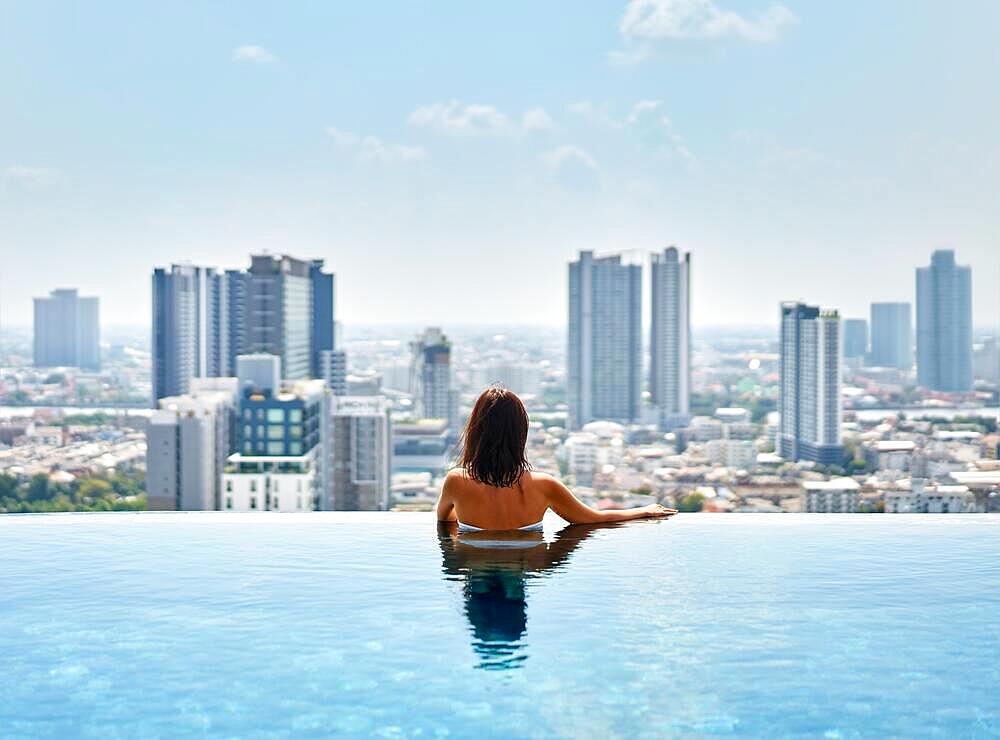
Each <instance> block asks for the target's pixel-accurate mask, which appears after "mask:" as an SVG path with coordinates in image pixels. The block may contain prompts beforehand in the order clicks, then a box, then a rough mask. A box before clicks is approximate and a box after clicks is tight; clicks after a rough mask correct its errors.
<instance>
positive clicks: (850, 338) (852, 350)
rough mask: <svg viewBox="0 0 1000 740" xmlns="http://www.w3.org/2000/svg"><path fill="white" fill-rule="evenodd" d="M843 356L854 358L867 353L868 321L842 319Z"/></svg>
mask: <svg viewBox="0 0 1000 740" xmlns="http://www.w3.org/2000/svg"><path fill="white" fill-rule="evenodd" d="M843 329H844V357H845V358H849V359H855V358H858V357H864V356H865V355H866V354H868V322H867V321H865V320H864V319H844V327H843Z"/></svg>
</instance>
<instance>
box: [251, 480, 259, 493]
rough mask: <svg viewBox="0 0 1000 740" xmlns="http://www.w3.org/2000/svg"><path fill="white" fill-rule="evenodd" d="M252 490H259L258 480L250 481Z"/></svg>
mask: <svg viewBox="0 0 1000 740" xmlns="http://www.w3.org/2000/svg"><path fill="white" fill-rule="evenodd" d="M250 491H251V493H253V492H256V491H257V481H255V480H251V481H250Z"/></svg>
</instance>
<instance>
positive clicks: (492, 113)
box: [408, 100, 511, 136]
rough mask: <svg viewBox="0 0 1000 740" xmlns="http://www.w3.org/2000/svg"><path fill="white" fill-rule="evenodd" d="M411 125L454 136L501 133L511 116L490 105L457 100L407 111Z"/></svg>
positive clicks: (506, 129)
mask: <svg viewBox="0 0 1000 740" xmlns="http://www.w3.org/2000/svg"><path fill="white" fill-rule="evenodd" d="M408 122H409V124H410V125H411V126H416V127H418V128H426V129H430V130H433V131H437V132H438V133H442V134H449V135H454V136H479V135H484V134H486V135H489V134H502V133H507V132H508V131H510V130H511V123H510V119H509V118H507V116H506V115H504V114H503V113H501V112H500V111H499V110H497V108H495V107H494V106H492V105H483V104H479V103H473V104H468V105H466V104H463V103H460V102H459V101H457V100H449V101H448V102H447V103H431V104H430V105H424V106H421V107H420V108H417V109H416V110H415V111H413V112H412V113H411V114H410V117H409V119H408Z"/></svg>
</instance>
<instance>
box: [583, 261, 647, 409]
mask: <svg viewBox="0 0 1000 740" xmlns="http://www.w3.org/2000/svg"><path fill="white" fill-rule="evenodd" d="M567 350H568V352H567V354H568V356H567V376H568V377H567V391H568V396H569V425H570V428H571V429H579V428H580V427H582V426H583V425H584V424H586V423H587V422H589V421H593V420H595V419H603V420H610V421H620V422H630V421H633V420H635V419H637V418H638V417H639V399H640V395H641V391H642V389H641V381H640V378H641V373H642V267H641V266H640V265H628V264H622V261H621V256H620V255H609V256H606V257H594V253H593V252H590V251H582V252H580V257H579V259H578V260H577V261H575V262H571V263H570V265H569V331H568V336H567Z"/></svg>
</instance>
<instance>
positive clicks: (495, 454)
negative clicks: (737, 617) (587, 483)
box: [437, 386, 677, 531]
mask: <svg viewBox="0 0 1000 740" xmlns="http://www.w3.org/2000/svg"><path fill="white" fill-rule="evenodd" d="M527 440H528V412H527V411H525V410H524V404H523V403H521V399H520V398H518V397H517V396H516V395H515V394H514V393H512V392H511V391H509V390H507V389H506V388H503V387H500V386H491V387H489V388H487V389H486V390H485V391H483V393H482V395H481V396H479V400H477V401H476V406H475V408H473V409H472V415H471V416H470V417H469V422H468V424H466V426H465V433H464V435H463V447H462V459H461V462H460V467H459V468H458V469H456V470H452V471H451V472H450V473H448V477H447V478H446V479H445V482H444V487H443V488H442V490H441V497H440V498H439V499H438V505H437V515H438V521H442V522H445V521H457V522H458V526H459V529H460V531H476V530H513V529H522V530H535V529H541V527H542V517H543V516H544V515H545V512H546V510H548V509H552V510H553V511H554V512H555V513H556V514H558V515H559V516H561V517H562V518H563V519H565V520H566V521H568V522H572V523H573V524H598V523H603V522H624V521H628V520H630V519H643V518H646V517H666V516H671V515H673V514H676V513H677V510H676V509H668V508H666V507H664V506H660V505H659V504H652V505H650V506H641V507H638V508H635V509H617V510H610V511H599V510H597V509H593V508H591V507H590V506H587V505H586V504H585V503H583V502H582V501H580V500H579V499H578V498H577V497H576V496H574V495H573V494H572V492H571V491H570V490H569V489H568V488H566V486H564V485H563V484H562V483H560V482H559V481H558V480H556V479H555V478H553V477H552V476H551V475H546V474H545V473H536V472H534V471H532V470H531V466H530V465H529V464H528V461H527V460H526V459H525V457H524V446H525V443H526V442H527Z"/></svg>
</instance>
